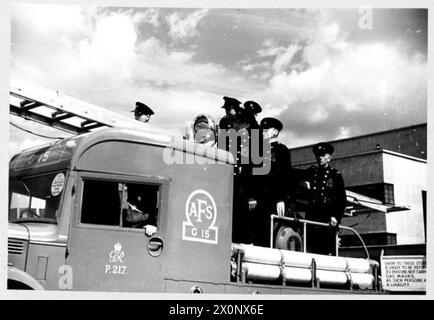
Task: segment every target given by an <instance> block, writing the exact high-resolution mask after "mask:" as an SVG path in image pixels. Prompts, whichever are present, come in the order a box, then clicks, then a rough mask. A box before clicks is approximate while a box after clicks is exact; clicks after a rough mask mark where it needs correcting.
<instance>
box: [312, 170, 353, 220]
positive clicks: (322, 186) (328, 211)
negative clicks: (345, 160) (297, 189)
mask: <svg viewBox="0 0 434 320" xmlns="http://www.w3.org/2000/svg"><path fill="white" fill-rule="evenodd" d="M305 177H306V181H308V182H309V184H310V193H309V212H308V219H309V220H315V221H319V222H326V223H328V222H329V221H330V218H331V217H335V218H336V220H337V221H338V223H340V222H341V219H342V216H343V214H344V210H345V204H346V194H345V187H344V179H343V178H342V174H341V173H340V172H339V171H338V170H336V169H335V168H332V167H330V166H327V167H321V166H317V165H313V166H311V167H310V168H308V169H307V170H306V172H305Z"/></svg>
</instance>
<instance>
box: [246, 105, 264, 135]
mask: <svg viewBox="0 0 434 320" xmlns="http://www.w3.org/2000/svg"><path fill="white" fill-rule="evenodd" d="M244 109H245V110H246V116H247V118H248V119H247V120H248V122H249V123H250V128H252V129H256V128H259V124H258V122H257V121H256V117H257V116H258V113H261V112H262V108H261V106H260V105H259V104H258V103H257V102H255V101H246V102H244Z"/></svg>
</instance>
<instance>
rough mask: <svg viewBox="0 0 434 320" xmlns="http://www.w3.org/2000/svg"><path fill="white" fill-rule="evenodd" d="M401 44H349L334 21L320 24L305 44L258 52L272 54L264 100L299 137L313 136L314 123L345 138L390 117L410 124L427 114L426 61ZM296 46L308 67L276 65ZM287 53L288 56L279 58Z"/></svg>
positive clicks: (327, 135)
mask: <svg viewBox="0 0 434 320" xmlns="http://www.w3.org/2000/svg"><path fill="white" fill-rule="evenodd" d="M291 48H292V49H291ZM400 49H401V48H399V47H398V46H397V45H393V44H390V43H389V44H387V43H379V42H367V43H351V42H350V41H347V40H346V39H345V37H344V36H343V34H342V33H341V32H340V28H339V26H338V25H337V24H336V23H334V24H331V25H328V26H325V27H324V28H321V29H319V32H318V34H317V35H316V37H314V38H313V39H312V40H311V41H310V42H309V43H308V44H307V45H306V46H304V47H303V48H297V47H296V46H291V45H290V46H289V47H287V50H286V51H284V50H283V47H278V46H276V45H275V43H272V45H269V46H268V47H266V48H264V49H263V51H260V54H262V55H263V56H269V57H274V61H273V62H272V65H273V70H274V74H273V76H272V77H270V79H269V86H268V89H267V90H266V91H265V92H264V95H263V99H264V100H266V101H271V102H272V104H273V105H274V106H275V107H280V109H281V112H280V114H279V117H280V118H281V119H282V120H283V122H284V124H285V127H286V129H287V130H291V131H293V132H298V133H299V134H298V135H299V136H302V135H303V133H304V134H309V135H312V130H313V128H316V130H317V131H318V132H320V133H321V134H322V137H323V138H322V139H321V140H325V139H337V138H343V137H348V136H349V135H350V134H358V132H359V130H360V129H362V128H363V129H367V128H370V129H371V130H372V131H378V130H379V129H382V128H384V129H388V128H387V127H386V128H385V125H384V123H391V121H390V120H393V122H394V123H396V122H397V120H398V123H400V124H401V125H408V124H407V123H406V121H408V120H409V119H411V120H412V121H415V120H416V119H415V117H419V118H420V120H419V122H422V121H423V119H424V118H425V117H426V81H427V74H426V61H425V60H424V59H423V57H422V56H421V55H419V54H415V55H412V56H408V55H405V54H404V53H403V50H400ZM295 50H302V63H305V64H306V65H307V66H308V67H307V68H305V69H303V70H296V69H290V70H285V71H282V70H284V69H283V67H282V68H278V67H277V66H287V65H288V61H290V59H289V57H292V56H291V54H292V55H293V52H294V51H295ZM282 52H285V53H282ZM287 52H289V53H288V54H287V57H288V58H282V57H284V56H283V54H285V55H286V53H287ZM280 61H282V63H280ZM411 97H412V98H413V99H412V98H411ZM405 103H408V105H404V104H405ZM390 109H395V110H399V111H400V112H402V113H401V115H400V116H399V117H400V118H399V119H396V118H395V119H391V118H390V113H389V114H388V110H390ZM415 114H417V115H418V116H416V115H415ZM395 115H396V114H395ZM409 117H410V118H409ZM417 121H418V120H416V122H417ZM350 128H352V130H350ZM312 139H313V136H312ZM311 142H314V140H312V141H311Z"/></svg>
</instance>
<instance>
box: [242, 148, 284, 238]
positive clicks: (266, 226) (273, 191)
mask: <svg viewBox="0 0 434 320" xmlns="http://www.w3.org/2000/svg"><path fill="white" fill-rule="evenodd" d="M265 161H270V162H271V168H270V172H269V173H268V174H266V175H256V176H251V182H250V183H249V187H250V188H249V190H248V192H249V194H250V196H251V197H252V198H254V199H255V200H257V207H256V209H255V210H254V212H253V215H252V218H253V219H254V225H255V227H254V230H255V232H254V244H255V245H262V246H268V245H269V237H270V215H272V214H277V211H276V210H277V209H276V204H277V203H278V202H281V201H283V202H285V208H286V209H288V207H289V200H290V196H291V191H292V190H291V178H290V172H291V155H290V152H289V150H288V148H287V147H286V146H285V145H284V144H281V143H279V142H277V141H275V142H273V143H271V150H270V153H269V154H268V155H267V154H266V155H265V157H264V162H265Z"/></svg>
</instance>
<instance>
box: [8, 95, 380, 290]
mask: <svg viewBox="0 0 434 320" xmlns="http://www.w3.org/2000/svg"><path fill="white" fill-rule="evenodd" d="M21 94H22V93H21ZM38 102H39V103H40V102H41V100H38ZM26 106H27V109H26V110H25V111H23V112H27V115H29V114H28V112H29V107H28V106H29V105H28V104H21V105H20V106H19V107H20V108H23V109H24V108H26ZM11 108H12V106H11ZM15 111H16V112H19V110H18V107H17V109H16V110H15ZM63 112H65V111H64V110H63ZM57 115H58V114H57ZM233 164H234V162H233V157H232V156H231V154H230V153H228V152H226V151H223V150H220V149H217V148H213V147H208V146H206V145H201V144H197V143H195V142H194V141H188V140H182V139H181V140H180V139H174V138H173V136H171V135H170V134H168V133H167V132H164V131H163V130H156V129H155V128H152V127H146V126H145V127H143V128H141V129H137V128H126V127H121V126H116V127H111V128H102V129H99V130H96V131H88V132H84V133H80V134H77V135H76V136H73V137H70V138H66V139H63V140H60V141H58V142H55V143H51V144H48V145H44V146H40V147H37V148H32V149H28V150H24V151H22V152H21V153H18V154H16V155H15V156H14V157H13V158H12V159H11V161H10V168H9V228H8V288H9V289H37V290H43V289H46V290H79V291H116V292H118V291H127V292H173V293H188V292H191V293H261V294H289V293H297V294H307V293H340V294H341V293H379V292H380V291H381V284H380V282H379V275H378V263H377V262H375V261H372V260H370V259H369V256H367V258H366V259H363V258H350V257H340V256H325V255H318V254H311V253H308V252H304V251H303V249H304V248H301V251H291V250H290V249H291V247H290V246H288V247H287V248H266V247H258V246H253V245H245V244H238V243H232V241H231V238H232V215H233V212H232V197H233ZM133 194H134V196H135V197H139V198H141V199H144V200H145V202H146V203H147V204H148V205H147V207H146V214H147V215H149V216H152V217H153V221H154V224H155V227H156V232H155V233H154V234H152V235H146V233H145V231H144V229H143V228H134V227H132V226H131V225H130V224H128V223H127V221H126V214H127V210H128V203H129V198H130V197H132V195H133ZM271 218H272V219H277V217H274V216H272V217H271ZM289 222H291V221H289ZM298 223H304V225H305V223H308V222H305V221H301V222H300V221H298ZM272 242H273V241H271V243H272ZM302 247H303V246H302Z"/></svg>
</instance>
